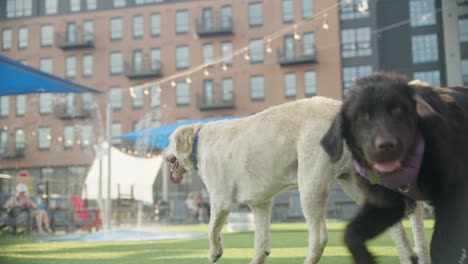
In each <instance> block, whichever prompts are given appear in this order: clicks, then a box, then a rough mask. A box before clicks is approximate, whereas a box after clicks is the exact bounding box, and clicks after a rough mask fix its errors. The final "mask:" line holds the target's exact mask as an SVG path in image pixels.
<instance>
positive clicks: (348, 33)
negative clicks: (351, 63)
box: [341, 27, 372, 58]
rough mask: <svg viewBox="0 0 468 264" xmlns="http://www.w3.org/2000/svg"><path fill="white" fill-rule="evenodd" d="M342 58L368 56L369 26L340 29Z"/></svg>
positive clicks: (370, 51)
mask: <svg viewBox="0 0 468 264" xmlns="http://www.w3.org/2000/svg"><path fill="white" fill-rule="evenodd" d="M341 39H342V42H343V43H342V51H341V56H342V57H343V58H351V57H359V56H369V55H371V54H372V49H371V44H370V41H371V31H370V28H368V27H365V28H355V29H345V30H342V31H341Z"/></svg>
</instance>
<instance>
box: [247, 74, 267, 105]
mask: <svg viewBox="0 0 468 264" xmlns="http://www.w3.org/2000/svg"><path fill="white" fill-rule="evenodd" d="M264 98H265V80H264V78H263V76H260V75H257V76H252V77H250V99H251V100H252V101H260V100H263V99H264Z"/></svg>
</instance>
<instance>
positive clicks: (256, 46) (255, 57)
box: [249, 39, 264, 63]
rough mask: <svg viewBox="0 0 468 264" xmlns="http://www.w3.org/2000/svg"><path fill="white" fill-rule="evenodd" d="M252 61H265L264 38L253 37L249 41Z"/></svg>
mask: <svg viewBox="0 0 468 264" xmlns="http://www.w3.org/2000/svg"><path fill="white" fill-rule="evenodd" d="M249 53H250V54H249V56H250V63H263V57H264V52H263V39H252V40H250V43H249Z"/></svg>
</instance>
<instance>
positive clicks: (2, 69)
mask: <svg viewBox="0 0 468 264" xmlns="http://www.w3.org/2000/svg"><path fill="white" fill-rule="evenodd" d="M0 80H1V82H0V96H2V95H13V94H28V93H76V92H92V93H100V92H99V91H97V90H94V89H91V88H89V87H86V86H83V85H80V84H77V83H73V82H70V81H68V80H64V79H61V78H59V77H57V76H54V75H52V74H48V73H45V72H42V71H40V70H38V69H35V68H33V67H30V66H27V65H23V64H21V63H19V62H17V61H14V60H12V59H10V58H7V57H5V56H1V55H0Z"/></svg>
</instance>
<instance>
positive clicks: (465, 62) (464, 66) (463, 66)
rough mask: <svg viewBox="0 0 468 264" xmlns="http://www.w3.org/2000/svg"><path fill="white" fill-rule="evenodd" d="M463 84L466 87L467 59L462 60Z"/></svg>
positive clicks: (467, 77)
mask: <svg viewBox="0 0 468 264" xmlns="http://www.w3.org/2000/svg"><path fill="white" fill-rule="evenodd" d="M462 77H463V84H464V85H468V59H465V60H462Z"/></svg>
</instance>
